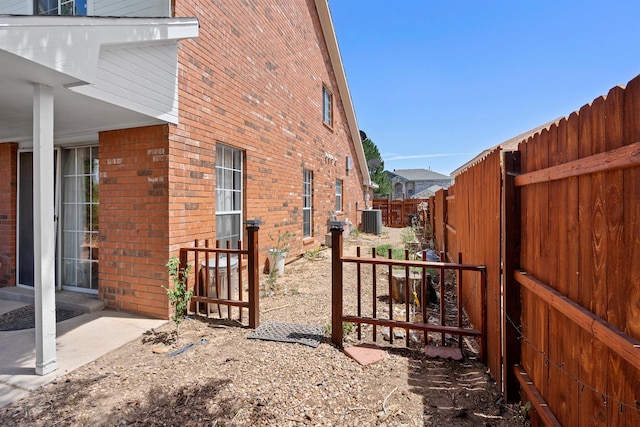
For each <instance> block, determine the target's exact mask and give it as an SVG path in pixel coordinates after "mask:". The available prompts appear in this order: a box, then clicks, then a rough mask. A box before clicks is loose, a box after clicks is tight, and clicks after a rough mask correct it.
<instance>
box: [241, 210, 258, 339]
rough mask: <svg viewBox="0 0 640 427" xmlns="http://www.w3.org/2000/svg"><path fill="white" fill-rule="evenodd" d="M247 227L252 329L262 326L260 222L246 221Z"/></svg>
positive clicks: (250, 325) (250, 320)
mask: <svg viewBox="0 0 640 427" xmlns="http://www.w3.org/2000/svg"><path fill="white" fill-rule="evenodd" d="M244 224H245V225H246V227H247V252H248V260H247V269H248V281H249V327H250V328H252V329H255V328H257V327H258V326H259V325H260V275H259V271H260V260H259V251H258V250H259V244H258V230H260V221H259V220H255V219H254V220H250V221H245V222H244Z"/></svg>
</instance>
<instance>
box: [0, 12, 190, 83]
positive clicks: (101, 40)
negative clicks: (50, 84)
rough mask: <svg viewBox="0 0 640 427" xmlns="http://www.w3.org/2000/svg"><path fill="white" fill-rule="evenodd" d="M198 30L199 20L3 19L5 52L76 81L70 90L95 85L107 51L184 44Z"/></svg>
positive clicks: (0, 33)
mask: <svg viewBox="0 0 640 427" xmlns="http://www.w3.org/2000/svg"><path fill="white" fill-rule="evenodd" d="M198 30H199V26H198V20H197V18H107V17H99V18H96V17H82V18H78V17H66V16H59V17H56V19H51V17H48V16H0V49H1V50H5V51H7V52H10V53H13V54H14V55H17V56H19V57H22V58H25V59H28V60H30V61H32V62H35V63H37V64H40V65H43V66H45V67H47V68H50V69H52V70H56V71H59V72H61V73H63V74H66V75H68V76H71V77H73V78H75V79H76V80H77V82H76V83H73V82H68V83H67V84H71V85H76V84H82V83H94V82H95V79H96V73H97V67H98V59H99V56H100V49H101V48H102V47H103V46H108V45H128V44H131V43H148V42H162V41H168V40H182V39H187V38H193V37H198ZM45 40H46V42H43V41H45ZM70 40H72V41H73V40H79V42H77V43H73V42H71V43H70V42H69V41H70ZM25 41H26V42H25Z"/></svg>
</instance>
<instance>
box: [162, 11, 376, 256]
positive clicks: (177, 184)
mask: <svg viewBox="0 0 640 427" xmlns="http://www.w3.org/2000/svg"><path fill="white" fill-rule="evenodd" d="M175 3H176V7H175V15H176V16H179V17H180V16H183V17H188V16H196V17H198V18H199V21H200V35H199V37H198V38H197V39H194V40H186V41H183V42H181V45H180V46H181V47H180V53H179V61H180V71H179V72H180V76H179V85H180V124H179V125H178V126H176V127H172V128H171V130H170V134H171V135H170V139H171V142H170V146H171V156H170V166H169V167H170V170H171V173H170V184H169V188H170V193H171V202H170V209H171V212H172V215H171V218H172V219H171V249H172V251H175V250H176V249H177V248H178V247H179V246H180V245H182V244H185V243H190V242H192V241H193V239H194V238H196V237H197V238H207V237H212V236H213V235H214V234H215V203H214V199H213V197H212V196H213V194H214V188H215V170H214V165H215V144H216V143H224V144H228V145H230V146H233V147H236V148H239V149H242V150H245V154H246V163H245V178H246V183H245V204H246V207H245V210H244V212H245V219H259V220H261V221H262V226H261V232H260V242H261V246H262V247H263V249H262V256H263V257H264V255H265V254H266V250H267V248H268V246H269V244H270V240H269V237H268V236H269V234H272V235H274V234H275V233H276V229H281V230H282V231H285V230H288V231H290V232H292V233H293V234H295V235H296V239H295V241H294V242H292V248H293V252H294V253H293V255H296V254H299V253H301V252H303V251H304V250H307V249H309V248H310V247H312V246H317V245H319V244H320V243H323V242H324V235H325V233H326V222H327V220H328V219H329V215H330V214H329V212H330V211H332V210H334V209H335V181H336V178H340V179H343V180H344V195H343V200H344V201H343V206H344V211H345V214H344V216H342V217H341V219H343V220H344V219H347V218H348V219H349V220H351V221H352V222H353V223H354V224H355V223H357V219H356V202H359V207H364V195H363V187H362V175H361V173H360V169H359V166H358V164H357V156H356V154H355V150H354V147H353V142H352V141H351V136H350V131H349V129H348V126H347V122H346V116H345V114H344V110H343V107H342V101H341V98H340V94H339V93H338V87H337V83H336V80H335V76H334V73H333V70H332V68H331V64H330V62H329V60H328V53H327V48H326V45H325V43H324V39H323V37H322V33H321V27H320V23H319V20H318V17H317V12H316V9H315V5H314V1H313V0H291V1H287V2H277V3H278V5H274V2H273V1H271V0H256V1H252V2H243V1H240V0H234V1H225V2H197V1H195V2H194V1H180V0H177V1H176V2H175ZM323 84H325V85H326V86H327V87H328V88H329V89H330V90H331V91H332V93H333V95H334V112H333V116H334V124H333V126H332V128H329V127H327V126H325V125H324V124H323V123H322V86H323ZM356 133H357V130H356ZM347 156H350V157H351V159H352V161H353V168H352V170H351V171H349V173H347V171H346V157H347ZM303 169H308V170H311V171H313V175H314V183H313V237H314V238H313V239H312V240H311V241H306V242H304V244H303V242H302V174H303ZM187 203H191V204H192V205H190V209H189V210H185V206H186V205H187Z"/></svg>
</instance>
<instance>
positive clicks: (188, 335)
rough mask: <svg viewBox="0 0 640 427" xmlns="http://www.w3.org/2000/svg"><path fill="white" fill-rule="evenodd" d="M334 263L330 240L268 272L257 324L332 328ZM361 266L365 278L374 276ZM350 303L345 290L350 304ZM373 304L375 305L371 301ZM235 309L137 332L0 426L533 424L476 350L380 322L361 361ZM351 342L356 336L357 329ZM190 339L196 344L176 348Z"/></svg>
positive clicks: (353, 240)
mask: <svg viewBox="0 0 640 427" xmlns="http://www.w3.org/2000/svg"><path fill="white" fill-rule="evenodd" d="M401 242H402V239H401V230H393V229H386V228H385V230H384V233H383V235H382V236H372V235H364V234H361V235H358V236H354V235H352V236H349V237H347V238H345V245H344V252H345V254H354V253H355V248H356V246H362V247H365V248H371V247H373V246H377V245H379V244H384V243H390V244H392V245H402V243H401ZM369 250H370V249H369ZM330 267H331V260H330V249H327V250H324V251H319V252H313V253H308V254H307V256H306V257H302V258H300V259H297V260H295V261H293V262H290V263H289V264H288V265H287V266H286V272H285V275H284V276H282V277H280V278H278V280H277V282H276V283H275V284H272V285H271V286H267V285H266V276H263V277H262V280H263V281H264V282H265V288H264V289H263V292H262V294H263V296H262V297H261V300H260V311H261V315H260V320H261V323H265V322H269V321H271V322H284V323H297V324H309V325H318V326H325V327H328V326H329V325H330V319H331V303H330V302H331V268H330ZM352 267H353V266H352ZM353 268H355V267H353ZM344 271H345V273H344V274H345V287H347V286H348V285H349V286H350V285H352V284H353V283H355V277H356V274H355V272H354V270H353V269H351V270H350V269H349V268H347V267H346V266H345V270H344ZM363 274H364V276H363V277H364V278H363V283H365V282H367V280H370V277H369V278H368V279H367V275H366V272H365V273H363ZM368 274H369V276H370V275H371V274H372V273H371V272H369V273H368ZM379 286H380V287H379V289H380V291H379V292H378V295H377V297H378V298H379V299H380V300H383V299H384V297H385V296H386V297H387V298H388V291H387V295H384V289H388V284H387V283H384V282H382V283H380V284H379ZM345 292H346V291H345ZM363 300H369V301H371V300H372V298H371V295H370V293H367V292H366V291H364V294H363ZM354 304H355V302H354V299H353V298H346V299H345V306H346V307H345V311H348V310H353V309H354V307H355V305H354ZM381 306H384V304H381ZM367 309H371V307H368V308H367V307H366V304H365V310H367ZM381 310H382V309H381ZM387 314H388V313H387ZM237 317H238V315H237V310H236V311H234V312H233V313H232V318H233V319H234V320H231V321H230V320H222V319H202V318H192V319H189V320H185V321H184V322H183V323H182V324H181V328H180V330H181V334H180V336H179V337H177V336H176V334H175V326H174V324H173V323H168V324H166V325H164V326H162V327H161V328H158V329H156V330H150V331H147V332H146V333H145V334H144V336H143V337H142V338H141V339H138V340H135V341H132V342H131V343H129V344H127V345H125V346H123V347H121V348H120V349H118V350H116V351H114V352H112V353H110V354H107V355H105V356H104V357H102V358H100V359H98V360H96V361H95V362H93V363H90V364H88V365H86V366H84V367H82V368H80V369H77V370H75V371H73V372H71V373H69V374H68V375H66V376H65V377H63V378H61V379H60V380H58V381H56V382H55V383H52V384H49V385H47V386H45V387H42V388H41V389H38V390H36V391H34V392H32V393H30V394H29V395H28V396H27V397H26V398H24V399H22V400H21V401H18V402H16V403H14V404H12V405H10V406H8V407H5V408H3V409H0V425H3V426H121V425H125V426H126V425H139V426H307V425H313V426H526V425H529V424H528V421H526V420H525V419H524V417H523V412H522V411H521V407H520V406H519V405H506V404H504V401H503V399H502V397H501V395H500V393H499V392H498V391H497V389H496V387H495V383H494V382H493V381H492V380H491V378H490V376H489V375H488V373H487V370H486V367H484V366H483V365H482V364H480V363H479V362H478V361H477V358H476V356H475V354H474V353H473V351H471V347H467V348H466V349H465V352H464V354H465V357H464V358H463V359H462V360H461V361H453V360H443V359H438V358H436V359H431V358H428V357H426V356H425V355H424V352H423V351H421V349H422V346H421V345H415V346H412V347H413V348H406V347H405V346H404V342H405V340H404V339H397V340H395V343H394V344H393V345H391V344H389V342H388V341H385V339H384V337H383V335H384V334H383V332H384V331H380V328H379V330H378V340H377V344H378V345H379V346H380V347H381V348H383V349H385V350H386V352H387V357H386V358H385V359H383V360H381V361H379V362H377V363H375V364H372V365H369V366H361V365H359V364H358V363H356V362H355V361H354V360H352V359H351V358H349V357H348V356H346V355H345V354H344V353H343V352H342V351H341V350H340V349H338V348H337V347H335V346H334V345H332V344H331V341H330V334H329V332H327V333H326V335H325V338H324V340H323V341H322V342H321V343H320V345H319V346H318V347H317V348H312V347H309V346H304V345H300V344H290V343H281V342H273V341H261V340H256V339H247V338H246V337H247V335H249V334H250V333H251V332H252V331H251V330H250V329H249V328H247V327H246V325H242V324H241V323H240V322H238V321H237ZM244 323H246V314H245V320H244ZM371 332H372V331H371V328H369V329H366V328H365V329H364V333H363V335H364V337H363V339H364V341H366V342H371V339H372V334H371ZM344 344H345V346H349V345H354V344H357V342H356V335H355V330H353V331H351V332H350V334H349V335H348V336H347V337H346V338H345V343H344ZM187 345H192V346H191V347H189V348H188V349H187V350H186V351H184V352H182V353H180V354H178V355H175V356H169V354H170V353H171V352H174V351H175V350H178V349H182V348H185V346H187Z"/></svg>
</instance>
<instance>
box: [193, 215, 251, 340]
mask: <svg viewBox="0 0 640 427" xmlns="http://www.w3.org/2000/svg"><path fill="white" fill-rule="evenodd" d="M246 224H247V228H246V229H247V242H248V244H247V249H243V248H242V242H238V248H237V249H232V248H229V247H227V248H220V247H219V242H216V247H214V248H212V247H210V241H209V240H204V241H199V240H195V242H194V246H193V247H189V248H180V269H181V270H183V269H184V268H186V267H187V265H193V266H195V268H194V274H192V275H190V277H189V278H188V280H187V287H188V288H189V289H191V290H193V296H192V297H191V307H190V310H191V312H192V313H195V314H198V315H199V314H201V313H200V309H201V304H204V306H205V307H206V309H205V314H206V315H207V316H209V315H210V314H211V309H212V306H215V308H214V310H215V311H217V312H218V316H219V317H222V312H223V309H222V308H221V306H224V307H226V312H227V317H228V318H229V319H231V317H232V309H231V307H236V308H238V310H239V319H240V321H241V322H242V320H243V311H244V309H247V310H248V312H249V316H248V317H249V319H248V320H249V327H251V328H257V327H258V325H259V323H260V320H259V309H260V306H259V304H260V300H259V281H258V276H259V270H258V265H259V260H258V230H259V225H258V223H257V222H255V221H248V222H247V223H246ZM202 245H204V246H202ZM245 259H246V266H247V267H246V269H245ZM245 271H246V274H247V277H246V280H245V277H244V274H245ZM190 282H191V283H190ZM245 283H247V286H248V293H247V295H244V294H243V287H244V284H245Z"/></svg>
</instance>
